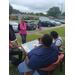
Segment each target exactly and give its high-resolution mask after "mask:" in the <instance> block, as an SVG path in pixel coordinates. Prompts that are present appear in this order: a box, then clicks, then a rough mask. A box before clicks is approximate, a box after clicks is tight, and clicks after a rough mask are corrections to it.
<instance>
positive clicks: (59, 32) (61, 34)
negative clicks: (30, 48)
mask: <svg viewBox="0 0 75 75" xmlns="http://www.w3.org/2000/svg"><path fill="white" fill-rule="evenodd" d="M51 31H56V32H57V33H58V34H59V36H63V37H65V26H64V27H60V28H55V29H51V30H47V31H43V32H40V33H42V34H50V32H51Z"/></svg>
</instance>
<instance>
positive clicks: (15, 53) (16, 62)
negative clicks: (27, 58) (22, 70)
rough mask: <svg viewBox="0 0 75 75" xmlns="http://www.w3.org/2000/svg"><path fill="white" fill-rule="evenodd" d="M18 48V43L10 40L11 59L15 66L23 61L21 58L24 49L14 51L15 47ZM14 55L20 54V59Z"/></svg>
mask: <svg viewBox="0 0 75 75" xmlns="http://www.w3.org/2000/svg"><path fill="white" fill-rule="evenodd" d="M16 48H18V45H13V44H12V43H11V40H9V60H12V62H11V63H12V64H13V65H14V66H17V65H18V64H20V63H21V59H22V51H13V49H16ZM12 55H19V59H17V58H16V57H13V56H12Z"/></svg>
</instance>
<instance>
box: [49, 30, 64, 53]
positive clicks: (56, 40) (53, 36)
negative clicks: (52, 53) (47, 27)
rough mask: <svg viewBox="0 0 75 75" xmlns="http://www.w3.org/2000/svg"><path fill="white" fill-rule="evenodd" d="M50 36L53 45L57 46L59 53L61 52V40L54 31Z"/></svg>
mask: <svg viewBox="0 0 75 75" xmlns="http://www.w3.org/2000/svg"><path fill="white" fill-rule="evenodd" d="M50 35H51V36H52V38H53V43H54V44H55V45H56V46H57V48H58V49H59V51H60V52H62V44H63V41H62V39H61V38H60V37H59V36H58V33H57V32H56V31H52V32H51V33H50Z"/></svg>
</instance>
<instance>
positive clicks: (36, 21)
mask: <svg viewBox="0 0 75 75" xmlns="http://www.w3.org/2000/svg"><path fill="white" fill-rule="evenodd" d="M9 21H15V22H18V23H19V20H11V19H9ZM32 21H34V22H35V23H38V22H39V20H32Z"/></svg>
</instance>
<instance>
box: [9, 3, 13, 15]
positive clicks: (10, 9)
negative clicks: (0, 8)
mask: <svg viewBox="0 0 75 75" xmlns="http://www.w3.org/2000/svg"><path fill="white" fill-rule="evenodd" d="M12 12H13V7H12V6H11V5H10V4H9V14H11V13H12Z"/></svg>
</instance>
